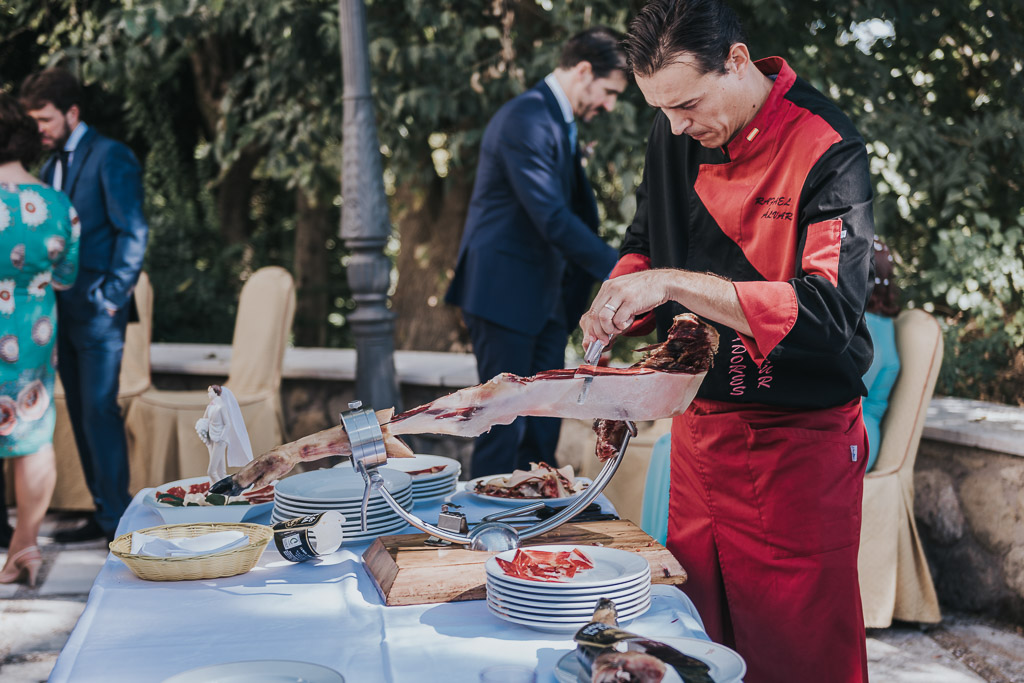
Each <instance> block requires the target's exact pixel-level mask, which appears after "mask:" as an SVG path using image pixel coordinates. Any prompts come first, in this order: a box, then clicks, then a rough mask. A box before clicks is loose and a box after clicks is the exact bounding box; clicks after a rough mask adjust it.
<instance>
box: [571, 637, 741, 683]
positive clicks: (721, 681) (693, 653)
mask: <svg viewBox="0 0 1024 683" xmlns="http://www.w3.org/2000/svg"><path fill="white" fill-rule="evenodd" d="M651 640H657V641H658V642H660V643H665V644H666V645H670V646H672V647H673V648H675V649H676V650H678V651H679V652H681V653H683V654H684V655H687V656H688V657H693V658H694V659H698V660H700V661H702V662H704V663H705V664H707V666H708V669H709V671H708V674H709V675H710V676H711V680H713V681H714V682H715V683H740V681H741V680H742V678H743V675H744V674H745V673H746V672H747V663H746V662H744V661H743V658H742V657H740V655H739V654H738V653H737V652H735V651H733V650H730V649H729V648H727V647H726V646H724V645H719V644H718V643H712V642H711V641H710V640H701V639H699V638H682V637H678V636H671V637H668V636H666V637H664V638H651ZM555 680H557V681H558V683H590V674H588V673H587V672H586V671H584V670H583V665H582V664H580V661H579V659H577V658H576V651H575V650H571V651H570V652H567V653H565V654H564V655H562V657H561V658H560V659H559V660H558V664H557V665H556V666H555Z"/></svg>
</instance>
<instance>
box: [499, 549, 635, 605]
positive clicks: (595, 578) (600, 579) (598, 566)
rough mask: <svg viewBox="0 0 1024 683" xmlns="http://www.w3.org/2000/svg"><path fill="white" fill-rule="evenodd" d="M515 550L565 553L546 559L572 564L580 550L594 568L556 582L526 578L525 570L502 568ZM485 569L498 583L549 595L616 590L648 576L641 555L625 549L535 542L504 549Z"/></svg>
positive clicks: (512, 562)
mask: <svg viewBox="0 0 1024 683" xmlns="http://www.w3.org/2000/svg"><path fill="white" fill-rule="evenodd" d="M517 553H523V554H526V555H529V554H530V553H534V554H535V555H534V557H536V558H543V556H542V555H540V553H552V554H554V553H558V554H561V555H563V556H564V555H568V557H559V558H552V560H550V561H548V563H549V564H550V563H551V562H554V561H557V562H559V563H560V564H563V565H564V564H572V563H574V562H575V560H574V555H575V554H576V553H582V555H583V556H584V558H585V559H586V560H589V562H590V563H591V564H592V565H593V567H592V568H589V569H586V568H580V569H577V570H576V571H575V573H573V574H572V575H571V576H560V577H558V578H557V580H555V581H544V580H538V579H535V578H534V579H531V578H525V577H526V576H528V575H529V573H528V572H525V571H513V572H512V573H511V574H510V573H507V572H506V571H505V569H503V566H504V567H508V566H509V565H512V564H514V563H515V562H516V561H517V560H516V557H517ZM484 569H485V570H486V572H487V575H488V577H493V578H494V579H496V580H497V581H499V582H501V583H505V584H509V585H512V586H522V587H524V588H533V589H534V590H535V591H541V592H544V593H549V594H552V595H558V594H559V592H560V591H562V590H564V589H575V588H600V587H607V588H609V589H611V590H616V589H618V588H619V586H622V585H623V584H626V583H631V582H633V581H635V580H637V579H640V578H642V577H648V578H649V577H650V575H651V565H650V564H649V563H648V562H647V560H646V559H645V558H644V557H643V555H638V554H637V553H632V552H629V551H628V550H620V549H618V548H608V547H605V546H596V545H582V546H576V545H535V546H530V547H528V548H516V549H513V550H506V551H504V552H501V553H498V554H497V555H495V556H493V557H490V558H488V559H487V561H486V562H485V563H484Z"/></svg>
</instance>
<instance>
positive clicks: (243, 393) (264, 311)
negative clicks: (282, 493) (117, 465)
mask: <svg viewBox="0 0 1024 683" xmlns="http://www.w3.org/2000/svg"><path fill="white" fill-rule="evenodd" d="M294 316H295V283H294V281H293V280H292V276H291V274H290V273H289V272H288V271H287V270H285V269H284V268H280V267H277V266H271V267H268V268H261V269H259V270H257V271H256V272H255V273H253V274H252V276H251V277H250V278H249V280H248V281H247V282H246V283H245V285H244V286H243V287H242V293H241V297H240V299H239V302H238V314H237V316H236V317H235V332H234V337H233V339H232V341H231V365H230V369H229V371H228V379H227V381H226V382H225V385H226V386H228V387H229V388H230V389H231V391H232V392H233V393H234V394H235V397H236V398H237V399H238V404H239V406H240V407H241V409H242V416H243V418H244V419H245V426H246V429H247V430H248V432H249V439H250V441H251V442H252V450H253V453H254V454H255V455H259V454H260V453H263V452H264V451H267V450H269V449H271V448H273V447H274V446H277V445H280V444H281V443H284V440H285V426H284V411H283V410H282V406H281V393H280V386H281V368H282V365H283V362H284V351H285V347H286V345H287V342H288V336H289V334H290V333H291V327H292V319H293V318H294ZM208 403H209V398H208V396H207V392H206V391H205V390H201V391H160V390H157V389H149V390H148V391H146V392H145V393H143V394H142V395H141V396H139V397H138V398H137V399H136V400H135V401H133V402H132V405H131V407H130V408H129V410H128V417H127V419H126V423H125V426H126V430H127V432H128V448H129V451H131V452H132V454H133V455H132V458H133V462H135V461H138V462H139V463H140V470H144V472H145V474H144V476H143V477H142V478H141V479H138V480H137V479H136V478H135V476H134V473H133V477H132V482H133V485H135V484H138V485H139V487H142V486H158V485H160V484H164V483H166V482H169V481H174V480H176V479H182V478H186V477H198V476H202V475H204V474H206V470H207V467H208V465H209V461H210V456H209V451H208V450H207V448H206V445H205V444H203V442H202V441H200V439H199V436H198V435H197V434H196V430H195V424H196V420H198V419H199V418H201V417H202V416H203V413H204V412H205V410H206V406H207V404H208Z"/></svg>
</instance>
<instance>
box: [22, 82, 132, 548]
mask: <svg viewBox="0 0 1024 683" xmlns="http://www.w3.org/2000/svg"><path fill="white" fill-rule="evenodd" d="M81 93H82V90H81V86H80V85H79V83H78V81H77V80H76V79H75V77H74V76H72V75H71V74H70V73H68V72H67V71H64V70H63V69H47V70H46V71H42V72H40V73H37V74H34V75H32V76H29V77H28V78H27V79H26V80H25V82H24V83H23V84H22V86H21V93H20V95H21V101H22V104H23V105H24V106H25V109H26V110H27V111H28V112H29V114H30V115H31V116H32V118H34V119H35V120H36V122H37V123H38V124H39V133H40V135H41V137H42V141H43V147H44V148H46V149H48V150H52V151H54V152H56V154H54V155H53V156H52V157H51V158H50V159H49V160H48V161H47V162H46V163H45V164H44V165H43V169H42V172H41V174H40V175H41V177H42V179H43V181H45V182H47V183H50V184H51V185H53V186H54V187H55V188H57V189H59V190H62V191H63V192H64V193H65V194H67V195H68V196H69V197H70V198H71V203H72V204H74V206H75V209H76V210H77V211H78V215H79V217H80V218H81V221H82V236H81V243H80V245H81V246H80V247H79V274H78V280H77V281H76V282H75V285H74V286H73V287H72V288H71V289H69V290H67V291H64V292H58V293H57V314H58V320H59V324H58V326H57V358H58V371H59V372H60V379H61V383H62V384H63V385H64V392H65V394H66V397H67V404H68V413H69V415H70V416H71V426H72V429H73V431H74V434H75V443H76V445H77V446H78V454H79V456H80V458H81V461H82V469H83V470H84V472H85V481H86V483H87V484H88V486H89V491H90V492H91V493H92V497H93V502H94V503H95V504H96V513H95V515H94V516H93V518H92V519H90V520H89V521H88V522H87V523H86V524H85V526H83V527H80V528H78V529H71V530H68V531H62V532H58V533H57V534H55V535H54V539H55V540H56V541H58V542H64V543H68V542H74V541H85V540H90V539H94V538H101V537H104V536H105V537H106V538H107V539H111V540H112V539H113V537H114V531H115V530H116V528H117V522H118V520H119V519H120V518H121V515H122V513H124V510H125V508H126V507H128V503H129V502H131V496H130V495H129V493H128V446H127V443H126V440H125V432H124V420H123V418H122V416H121V409H120V406H118V403H117V391H118V376H119V375H120V372H121V354H122V351H123V349H124V337H125V328H126V326H127V324H128V320H129V315H131V314H135V311H134V300H133V299H132V291H133V289H134V287H135V283H136V282H137V281H138V279H139V272H140V271H141V270H142V259H143V256H144V255H145V252H146V239H147V236H148V233H149V226H148V225H147V223H146V218H145V216H144V215H143V212H142V175H141V171H140V168H139V163H138V161H136V159H135V156H134V155H133V154H132V152H131V150H129V149H128V147H126V146H125V145H123V144H121V143H120V142H115V141H114V140H111V139H109V138H106V137H103V136H102V135H100V134H99V133H97V132H96V131H95V130H93V129H92V128H90V127H89V126H87V125H86V124H85V122H84V121H82V118H81V117H82V112H81Z"/></svg>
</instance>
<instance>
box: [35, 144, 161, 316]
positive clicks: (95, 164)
mask: <svg viewBox="0 0 1024 683" xmlns="http://www.w3.org/2000/svg"><path fill="white" fill-rule="evenodd" d="M56 162H57V156H56V155H54V156H51V157H50V158H49V159H48V160H47V161H46V163H45V164H43V168H42V172H41V173H40V175H41V176H42V180H43V181H44V182H46V183H51V184H52V183H53V173H54V168H55V166H56ZM62 189H63V191H64V193H65V194H66V195H68V197H70V198H71V203H72V204H73V205H74V207H75V210H76V211H77V212H78V216H79V220H80V221H81V225H82V235H81V238H80V242H79V252H78V254H79V257H78V264H79V270H78V279H77V280H76V281H75V284H74V286H73V287H71V288H70V289H68V290H65V291H62V292H57V302H58V303H59V304H60V314H61V315H62V316H66V317H69V318H71V319H75V320H88V319H90V318H92V317H94V316H95V315H97V314H99V313H104V314H105V313H106V310H107V309H109V308H116V309H118V310H120V309H121V308H124V307H125V306H127V305H132V304H133V303H134V302H133V301H132V298H131V295H132V290H133V289H134V288H135V283H136V282H137V281H138V279H139V272H140V271H141V270H142V260H143V256H144V255H145V253H146V240H147V238H148V235H149V225H148V224H147V223H146V217H145V216H144V215H143V213H142V172H141V169H140V167H139V162H138V161H137V160H136V159H135V155H134V154H132V151H131V150H130V149H128V147H127V146H126V145H124V144H122V143H120V142H116V141H114V140H111V139H110V138H107V137H104V136H102V135H100V134H99V133H97V132H96V131H95V130H94V129H92V128H89V129H88V130H86V133H85V135H83V136H82V139H81V140H79V142H78V147H76V148H75V153H74V157H73V158H72V161H71V168H70V169H69V170H68V173H67V177H66V178H65V179H64V182H63V188H62Z"/></svg>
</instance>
